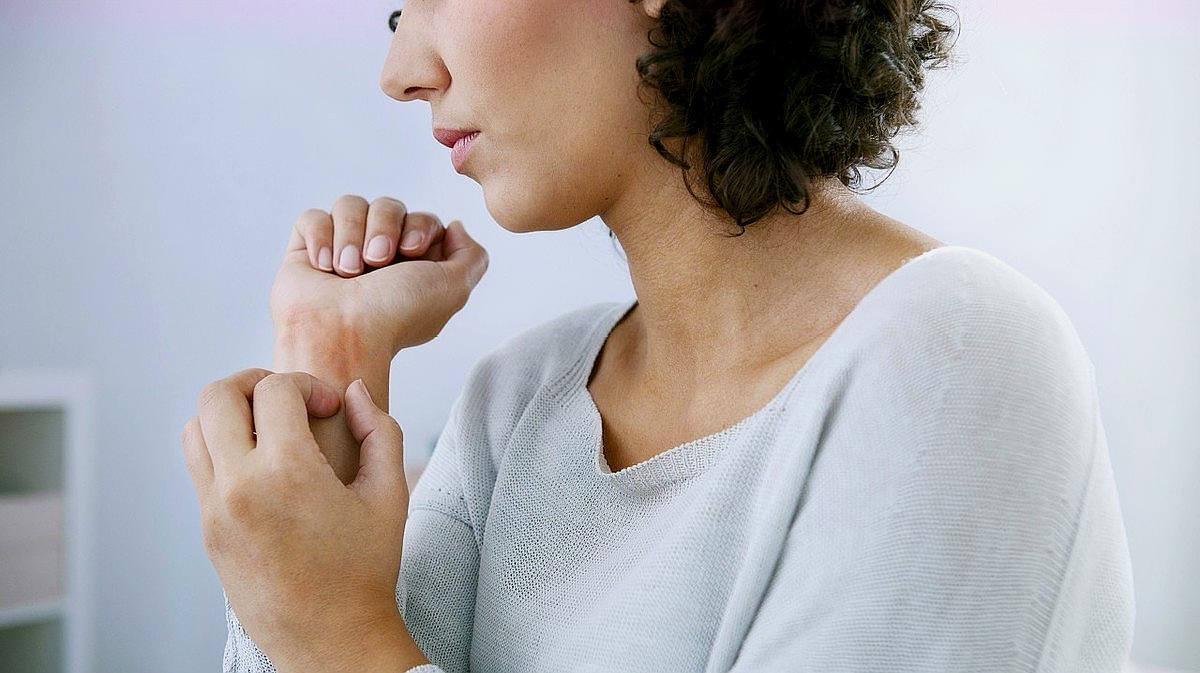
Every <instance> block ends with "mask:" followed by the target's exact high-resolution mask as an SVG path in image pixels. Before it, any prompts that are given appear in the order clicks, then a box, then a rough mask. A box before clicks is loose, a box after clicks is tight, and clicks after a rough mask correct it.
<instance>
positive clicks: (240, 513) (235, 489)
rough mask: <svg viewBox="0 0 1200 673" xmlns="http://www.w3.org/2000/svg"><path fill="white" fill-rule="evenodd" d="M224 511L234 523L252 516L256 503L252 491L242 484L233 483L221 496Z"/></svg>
mask: <svg viewBox="0 0 1200 673" xmlns="http://www.w3.org/2000/svg"><path fill="white" fill-rule="evenodd" d="M221 500H222V501H223V502H224V503H225V510H226V511H227V512H229V517H230V518H231V519H234V520H236V521H246V520H248V519H249V518H250V517H251V516H253V514H254V510H255V506H256V501H255V493H254V489H253V488H250V487H249V486H247V485H246V484H244V483H243V482H234V483H233V484H230V485H229V486H227V487H226V488H225V491H224V493H222V494H221Z"/></svg>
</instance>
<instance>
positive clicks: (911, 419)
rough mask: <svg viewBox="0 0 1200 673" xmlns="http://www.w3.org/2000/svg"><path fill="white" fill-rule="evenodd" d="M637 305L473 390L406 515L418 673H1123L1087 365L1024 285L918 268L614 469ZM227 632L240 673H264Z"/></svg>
mask: <svg viewBox="0 0 1200 673" xmlns="http://www.w3.org/2000/svg"><path fill="white" fill-rule="evenodd" d="M635 303H636V300H630V301H620V302H603V303H598V304H592V305H589V306H586V307H583V308H579V309H576V310H574V311H571V312H569V313H566V314H564V315H562V316H559V317H558V318H555V319H553V320H550V321H547V322H545V323H542V324H540V325H537V326H535V327H532V328H530V329H527V330H526V331H524V332H523V333H521V334H519V335H517V336H515V337H512V338H511V339H509V340H508V341H506V342H505V343H503V344H501V345H500V346H499V347H497V348H496V349H495V350H493V351H492V352H491V353H489V354H488V355H487V356H486V357H484V358H483V359H481V360H480V361H478V362H477V363H476V364H475V366H474V367H473V368H472V370H471V372H470V376H469V378H468V381H467V383H466V385H465V386H464V388H463V390H462V392H461V393H460V394H459V396H458V397H457V398H456V400H455V402H454V404H453V406H452V407H451V410H450V414H449V418H448V420H447V423H446V426H445V429H444V430H443V432H442V434H441V436H440V437H439V438H438V442H437V445H436V448H435V449H434V452H433V454H432V456H431V458H430V462H429V464H428V466H427V468H426V470H425V472H424V473H423V475H422V476H421V478H420V479H419V480H418V482H417V484H416V486H415V487H414V488H413V492H412V495H411V500H410V512H409V518H408V522H407V527H406V529H405V536H404V555H403V556H404V557H403V561H402V563H401V568H400V581H399V582H398V584H397V587H396V600H397V605H398V606H399V609H400V612H401V614H402V615H403V617H404V619H405V623H406V624H407V625H408V628H409V630H410V632H411V633H412V635H413V638H414V639H415V640H416V642H417V643H418V644H419V645H420V647H421V649H422V651H423V652H424V653H425V655H426V657H428V659H429V660H430V661H431V662H432V663H431V664H429V665H426V666H420V667H416V668H412V669H409V673H467V672H468V671H471V672H473V673H485V672H486V673H520V672H533V671H580V672H585V673H600V672H604V673H611V672H625V671H629V672H634V671H646V672H654V673H663V672H667V671H671V672H676V671H695V672H700V671H704V672H707V673H716V672H718V671H719V672H740V673H751V672H754V673H758V672H761V671H811V672H813V673H817V672H830V671H836V672H838V673H851V672H863V673H865V672H868V671H871V672H874V671H905V672H909V673H915V672H934V671H937V672H951V671H952V672H954V673H968V672H973V671H979V672H983V671H988V672H992V671H995V672H999V671H1005V672H1016V671H1023V672H1029V673H1034V672H1039V673H1044V672H1048V671H1080V672H1083V671H1087V672H1088V673H1102V672H1105V671H1112V672H1114V673H1116V672H1118V671H1120V670H1121V669H1122V665H1123V664H1124V663H1125V660H1126V658H1127V657H1128V653H1129V649H1130V646H1131V640H1132V632H1133V618H1134V603H1133V584H1132V577H1131V572H1130V560H1129V553H1128V548H1127V546H1126V537H1125V529H1124V524H1123V521H1122V518H1121V513H1120V508H1119V504H1118V499H1117V492H1116V487H1115V483H1114V480H1113V475H1112V469H1111V466H1110V462H1109V453H1108V447H1107V444H1106V439H1105V434H1104V428H1103V425H1102V423H1101V418H1100V408H1099V401H1098V397H1097V392H1096V385H1095V378H1094V368H1093V366H1092V362H1091V359H1090V358H1089V356H1088V355H1087V353H1086V352H1085V350H1084V347H1083V345H1082V343H1081V341H1080V340H1079V337H1078V335H1077V333H1076V331H1075V329H1074V327H1073V325H1072V323H1071V321H1070V320H1069V319H1068V317H1067V315H1066V314H1065V313H1064V312H1063V310H1062V309H1061V307H1060V306H1059V305H1058V304H1057V303H1056V302H1055V301H1054V300H1053V299H1052V298H1051V297H1050V296H1049V295H1048V294H1047V293H1046V292H1045V291H1044V290H1042V289H1041V288H1040V287H1039V286H1037V285H1036V284H1034V283H1033V282H1032V281H1031V280H1030V279H1028V278H1027V277H1025V276H1024V275H1022V274H1020V273H1019V272H1017V271H1016V270H1014V269H1013V268H1012V267H1010V266H1008V265H1007V264H1005V263H1003V262H1001V261H1000V260H998V259H997V258H995V257H993V256H991V255H990V254H988V253H985V252H983V251H980V250H977V249H975V248H971V247H966V246H959V245H948V246H942V247H939V248H936V249H934V250H931V251H928V252H925V253H923V254H921V255H919V256H917V257H914V258H912V259H910V260H907V261H906V262H905V263H904V264H903V265H901V266H900V267H899V268H897V269H895V270H893V271H892V272H891V273H890V274H889V275H888V276H887V277H886V278H885V279H884V280H883V281H881V282H880V283H878V284H877V285H876V286H875V287H873V288H872V289H871V291H870V292H868V293H867V295H866V296H865V297H863V298H862V300H861V301H860V302H859V303H858V304H857V305H856V306H855V307H854V309H853V310H852V311H851V312H850V314H849V315H848V316H846V318H845V319H844V320H843V321H842V322H841V323H840V324H839V325H838V326H837V328H836V329H835V330H834V332H833V333H832V334H831V336H829V337H828V339H827V340H826V341H825V342H824V343H823V344H822V345H821V346H820V348H819V349H818V350H817V352H816V353H815V354H814V355H813V356H812V357H810V358H809V360H808V361H807V362H806V363H805V364H804V365H803V366H802V367H801V368H800V369H799V371H797V372H796V373H795V374H794V376H793V377H792V378H791V379H790V381H789V382H788V383H787V384H786V385H785V386H784V387H783V388H782V389H781V390H779V391H778V393H777V394H776V395H775V396H774V398H773V399H771V400H770V401H769V402H768V403H767V404H765V405H764V406H762V407H761V408H759V409H758V410H757V411H755V412H754V413H752V414H751V415H749V416H747V417H745V418H743V419H741V420H740V421H737V422H736V423H733V424H732V425H729V426H727V427H726V428H724V429H722V430H720V431H718V432H715V433H712V434H710V435H707V436H705V437H700V438H697V439H694V440H691V441H688V442H686V443H684V444H680V445H678V446H676V447H674V448H672V449H670V450H669V451H666V452H664V453H661V454H659V455H656V456H654V457H653V458H651V459H649V460H646V461H643V462H641V463H638V464H636V465H633V466H630V467H627V468H625V469H622V470H620V471H617V472H613V471H611V470H610V469H609V468H608V465H607V464H606V462H605V460H604V455H603V451H602V449H601V419H600V414H599V412H598V410H597V407H596V405H595V403H594V400H593V398H592V397H591V394H590V393H589V392H588V390H587V381H588V378H589V375H590V373H591V372H592V369H593V366H594V364H595V362H596V360H597V357H598V355H599V353H600V350H601V347H602V346H603V344H604V341H605V339H606V338H607V336H608V334H609V333H610V331H611V330H612V328H613V327H614V326H615V325H616V324H617V322H618V321H619V320H620V319H621V317H622V316H624V315H625V314H626V313H627V312H628V311H629V310H630V309H632V308H633V306H634V304H635ZM737 394H738V391H730V395H731V396H736V395H737ZM226 621H227V626H228V640H227V644H226V648H225V656H224V668H223V671H224V673H273V671H274V668H273V667H272V666H271V664H270V661H269V659H268V657H267V656H266V655H264V654H263V653H262V652H261V651H260V650H259V649H258V647H257V646H256V645H255V644H254V642H253V640H252V638H251V636H250V635H249V634H247V633H246V632H245V631H244V630H243V629H242V627H241V624H240V623H239V622H238V620H237V615H236V614H235V613H234V611H233V610H232V608H231V607H230V606H229V603H228V599H227V600H226Z"/></svg>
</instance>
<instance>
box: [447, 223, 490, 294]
mask: <svg viewBox="0 0 1200 673" xmlns="http://www.w3.org/2000/svg"><path fill="white" fill-rule="evenodd" d="M442 254H444V255H445V257H446V258H445V259H444V260H443V261H441V262H438V264H442V265H444V266H445V267H446V270H447V271H449V272H450V275H451V276H452V277H455V278H462V279H463V280H464V281H466V283H467V287H468V288H471V289H474V287H475V286H476V285H477V284H478V283H479V279H480V278H483V274H484V272H485V271H487V267H488V254H487V250H484V248H483V246H481V245H479V243H478V242H477V241H476V240H475V239H473V238H471V236H470V235H468V234H467V230H466V229H464V228H463V223H462V222H461V221H460V220H454V221H453V222H451V223H450V224H449V225H447V226H446V233H445V234H443V236H442Z"/></svg>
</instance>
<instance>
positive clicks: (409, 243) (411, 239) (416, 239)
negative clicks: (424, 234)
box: [400, 229, 421, 248]
mask: <svg viewBox="0 0 1200 673" xmlns="http://www.w3.org/2000/svg"><path fill="white" fill-rule="evenodd" d="M420 243H421V232H419V231H417V230H416V229H412V230H409V231H406V232H404V238H402V239H400V247H402V248H415V247H417V245H419V244H420Z"/></svg>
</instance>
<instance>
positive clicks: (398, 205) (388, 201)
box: [370, 196, 407, 211]
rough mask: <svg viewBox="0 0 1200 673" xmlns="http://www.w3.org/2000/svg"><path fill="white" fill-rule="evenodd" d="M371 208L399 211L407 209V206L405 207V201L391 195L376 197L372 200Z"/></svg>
mask: <svg viewBox="0 0 1200 673" xmlns="http://www.w3.org/2000/svg"><path fill="white" fill-rule="evenodd" d="M370 208H371V209H372V210H374V209H376V208H378V209H383V210H399V211H405V210H407V208H405V206H404V202H403V201H401V200H399V199H393V198H392V197H390V196H381V197H379V198H377V199H375V200H374V201H372V202H371V205H370Z"/></svg>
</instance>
